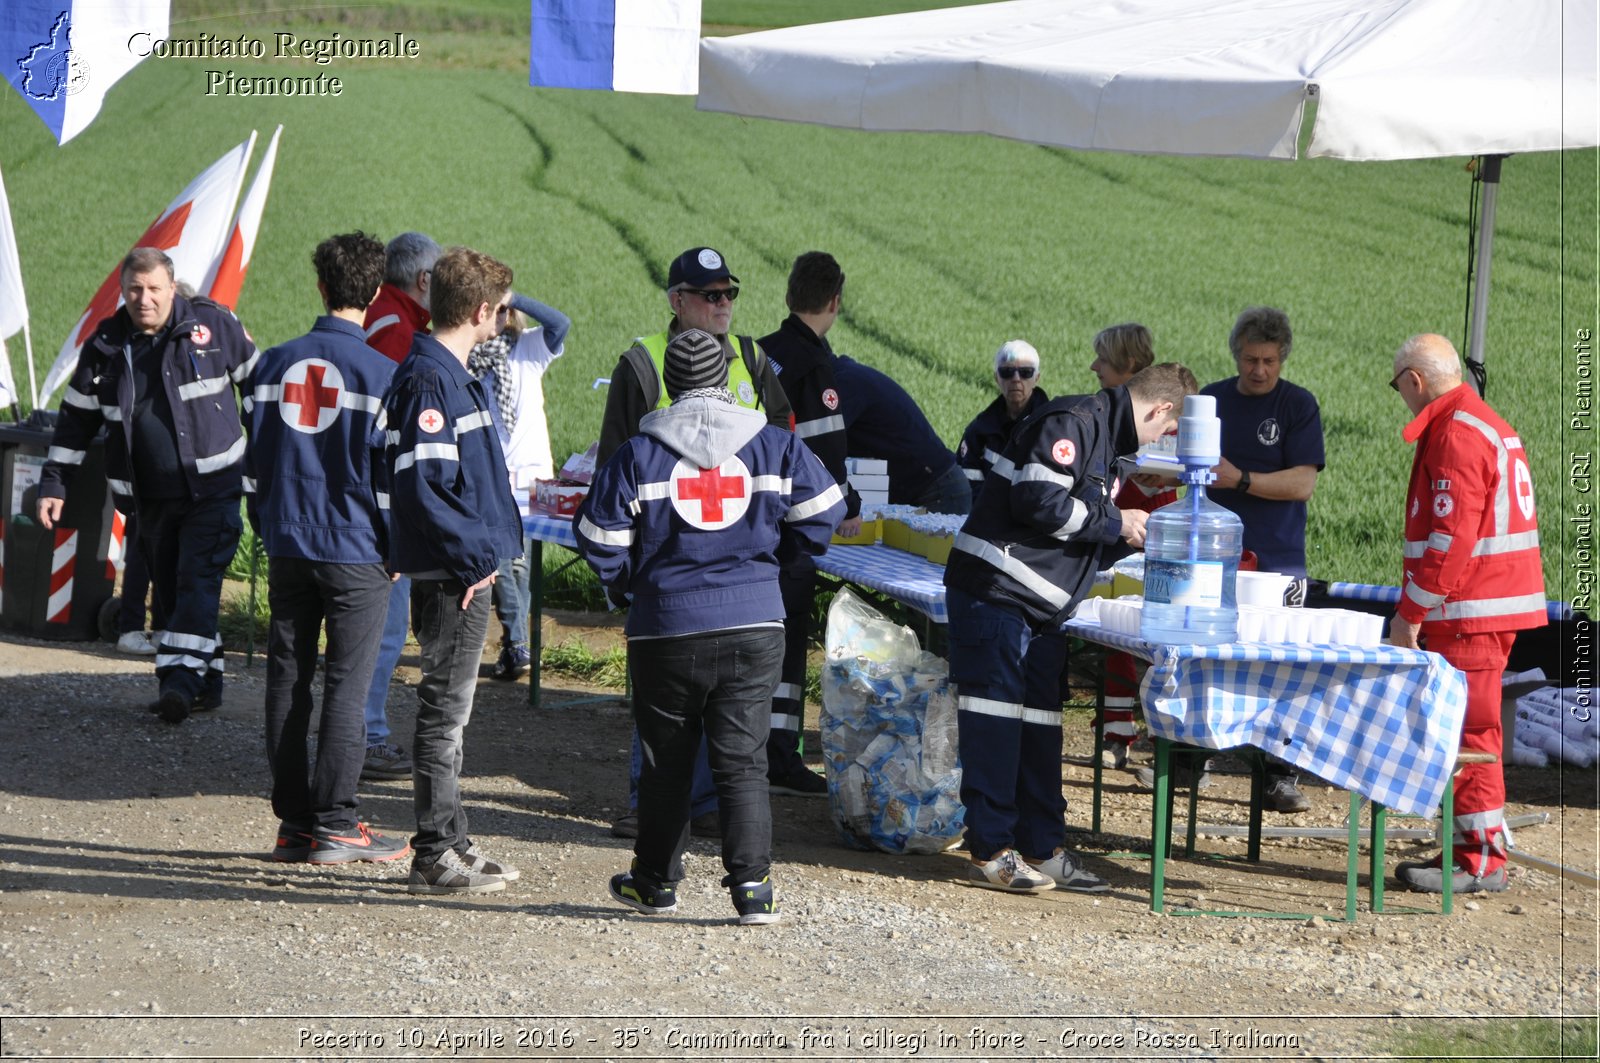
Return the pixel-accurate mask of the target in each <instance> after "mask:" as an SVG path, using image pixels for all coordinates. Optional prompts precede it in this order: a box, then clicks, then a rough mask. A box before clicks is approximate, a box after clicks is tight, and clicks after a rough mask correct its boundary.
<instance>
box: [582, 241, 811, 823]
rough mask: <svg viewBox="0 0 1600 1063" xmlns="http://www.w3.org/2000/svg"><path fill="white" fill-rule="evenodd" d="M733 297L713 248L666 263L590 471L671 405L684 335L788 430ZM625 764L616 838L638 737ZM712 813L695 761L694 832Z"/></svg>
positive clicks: (734, 286)
mask: <svg viewBox="0 0 1600 1063" xmlns="http://www.w3.org/2000/svg"><path fill="white" fill-rule="evenodd" d="M738 297H739V278H738V277H735V276H734V275H733V274H732V273H731V272H730V271H729V269H728V261H727V259H725V258H723V257H722V254H721V253H720V252H718V251H717V250H716V249H715V248H711V247H691V248H690V249H689V250H687V251H685V252H684V253H683V254H681V255H679V256H678V257H677V258H675V259H673V260H672V265H671V266H669V267H668V269H667V305H668V306H670V307H671V308H672V320H671V321H669V322H668V323H667V327H666V328H665V329H664V330H662V331H661V332H657V333H655V334H654V335H649V336H641V337H639V338H637V339H635V340H634V341H633V346H632V347H629V348H628V349H627V350H626V351H624V352H623V354H622V357H621V358H620V359H619V360H618V361H617V367H616V368H615V369H613V370H612V371H611V386H610V388H609V389H608V390H607V392H606V412H605V418H604V420H603V421H601V424H600V449H599V452H598V455H597V459H596V461H597V464H598V465H604V464H605V463H606V462H607V461H609V460H610V459H611V455H613V454H615V453H616V452H617V448H619V447H621V446H622V444H623V443H625V442H627V441H628V439H629V438H631V437H632V436H634V435H635V434H637V433H638V431H639V422H640V421H641V420H643V419H644V416H645V414H647V413H649V412H650V411H651V410H659V409H665V408H666V407H667V406H669V405H671V402H672V400H671V398H670V396H669V395H668V394H667V389H666V387H665V386H664V384H663V383H662V368H663V366H664V365H665V361H666V351H667V344H668V342H669V341H671V340H672V338H673V337H675V336H677V335H678V334H679V333H680V332H683V331H685V330H687V329H701V330H703V331H704V332H707V333H709V334H711V335H712V336H714V337H715V338H716V340H717V343H718V344H719V345H720V346H721V348H722V353H723V357H724V358H725V359H726V360H727V363H728V381H727V388H728V391H729V392H730V393H732V395H733V398H734V402H735V403H736V404H737V405H739V406H743V407H745V408H747V409H752V410H760V411H761V412H763V413H765V414H766V416H767V422H768V423H769V424H772V425H775V426H777V427H779V428H783V429H788V428H790V427H791V425H792V421H793V416H792V413H791V410H790V406H789V400H788V399H787V398H786V397H785V396H784V392H783V385H781V384H780V383H779V382H778V371H777V369H776V368H775V367H774V366H773V365H772V363H771V362H770V361H768V360H767V356H766V354H765V353H763V352H762V350H761V347H760V345H758V344H757V343H756V341H755V340H753V339H751V338H750V337H749V336H735V335H732V334H731V333H730V332H729V328H730V326H731V324H732V322H733V301H734V300H735V299H737V298H738ZM632 760H633V766H632V770H631V771H630V773H629V777H630V782H631V785H630V787H629V789H630V794H629V801H628V807H629V811H628V813H627V814H626V815H624V816H621V817H620V818H618V819H617V821H616V822H615V823H613V824H612V825H611V833H612V834H614V835H616V836H617V837H619V838H632V837H635V836H637V833H638V816H637V814H636V813H635V811H634V809H635V808H636V807H637V788H638V779H639V763H640V751H639V741H638V735H635V736H634V742H633V758H632ZM716 807H717V802H716V792H715V790H714V789H713V788H712V785H711V771H710V768H709V767H707V766H706V758H705V757H704V755H702V756H701V757H700V760H699V762H698V764H697V766H696V773H695V785H694V818H695V822H696V825H697V828H698V829H699V830H700V832H701V833H707V834H711V833H715V830H716V828H715V825H714V824H715V819H716Z"/></svg>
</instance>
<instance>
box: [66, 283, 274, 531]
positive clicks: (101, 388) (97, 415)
mask: <svg viewBox="0 0 1600 1063" xmlns="http://www.w3.org/2000/svg"><path fill="white" fill-rule="evenodd" d="M135 331H136V329H135V328H134V325H133V322H132V321H131V320H130V319H129V318H128V311H127V308H126V307H123V308H119V309H118V310H117V312H116V313H115V314H112V315H111V316H110V317H108V318H106V319H105V320H104V321H102V322H100V324H99V326H97V327H96V329H95V332H94V335H93V336H91V337H90V338H89V341H88V342H87V343H85V344H84V345H83V352H82V353H81V354H80V355H79V356H78V368H77V369H75V370H73V373H72V379H71V380H70V381H69V382H68V384H67V390H66V394H65V395H64V396H63V397H62V400H61V414H60V419H59V420H58V421H57V422H56V429H55V435H54V437H53V438H52V439H51V441H50V453H49V456H48V457H47V459H46V460H45V466H44V470H43V472H42V473H41V474H40V478H39V497H40V498H65V497H66V496H67V488H68V487H69V486H70V485H71V482H72V478H73V476H74V475H75V474H76V473H77V470H78V467H79V466H81V465H82V464H83V460H84V457H85V456H86V455H87V453H88V450H89V444H90V442H91V441H92V440H93V439H94V437H95V433H97V432H99V431H100V426H101V424H102V423H105V422H108V421H109V422H111V423H112V424H113V425H116V426H118V427H117V428H113V429H112V430H111V431H110V432H108V433H107V435H106V479H107V480H108V481H109V484H110V487H111V495H112V501H113V503H114V504H115V505H116V507H117V508H118V509H120V510H122V511H123V512H124V513H132V512H134V504H133V500H134V498H135V496H136V495H137V493H138V485H137V484H135V483H134V482H133V462H132V460H131V459H130V457H129V453H128V452H129V448H130V447H131V446H132V442H133V396H134V386H133V380H132V378H131V377H130V376H129V366H130V363H131V359H132V353H131V351H130V341H131V340H132V338H133V335H134V333H135ZM156 345H157V347H158V348H159V350H160V360H161V367H162V381H161V383H162V386H163V388H164V389H165V391H166V394H167V401H168V403H169V404H170V406H171V408H172V420H173V425H174V427H175V428H176V429H177V439H176V443H177V449H178V462H179V464H180V465H181V466H182V468H183V475H184V481H185V483H184V486H185V488H186V489H187V494H188V496H189V497H190V498H191V499H199V498H213V497H217V496H225V495H230V494H231V495H238V494H239V491H240V489H241V488H240V483H241V478H242V475H243V471H244V450H245V442H244V430H243V428H242V427H241V425H240V424H239V409H238V407H237V406H236V405H235V404H234V401H233V394H232V391H233V389H234V388H235V387H243V386H244V383H245V379H246V378H247V377H248V376H249V375H250V371H251V370H252V369H253V368H254V367H255V364H256V358H257V357H259V352H257V350H256V345H255V344H254V343H253V342H251V340H250V337H249V336H248V335H246V334H245V331H244V327H243V326H242V325H240V324H239V319H238V318H236V317H234V316H233V314H232V313H231V312H230V311H229V310H228V309H227V308H226V307H224V306H221V305H219V304H217V303H213V302H212V301H211V300H209V299H192V300H191V299H185V298H184V297H183V296H181V295H180V296H175V297H174V298H173V300H172V317H171V318H170V319H169V321H168V324H167V327H166V329H165V330H164V331H163V332H161V333H160V334H159V335H158V336H157V337H156Z"/></svg>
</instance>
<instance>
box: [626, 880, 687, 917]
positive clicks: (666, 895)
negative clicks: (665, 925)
mask: <svg viewBox="0 0 1600 1063" xmlns="http://www.w3.org/2000/svg"><path fill="white" fill-rule="evenodd" d="M609 888H610V890H611V897H612V899H613V900H618V901H621V902H622V903H623V904H626V905H627V906H628V907H629V908H632V909H633V910H634V911H636V912H643V913H644V914H645V915H666V914H667V913H668V912H671V911H674V910H676V909H677V907H678V891H677V890H676V889H674V888H673V887H671V886H653V885H651V884H649V883H648V882H645V881H644V880H643V879H637V878H634V877H633V872H631V871H630V872H628V873H627V874H624V875H612V876H611V885H610V887H609Z"/></svg>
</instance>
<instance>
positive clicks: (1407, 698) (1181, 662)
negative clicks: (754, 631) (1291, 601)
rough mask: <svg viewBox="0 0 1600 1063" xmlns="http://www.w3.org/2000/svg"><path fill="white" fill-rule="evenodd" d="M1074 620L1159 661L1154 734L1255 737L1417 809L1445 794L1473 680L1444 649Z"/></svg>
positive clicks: (1151, 698) (1204, 742)
mask: <svg viewBox="0 0 1600 1063" xmlns="http://www.w3.org/2000/svg"><path fill="white" fill-rule="evenodd" d="M1066 631H1067V632H1068V633H1069V634H1072V635H1077V636H1078V637H1080V638H1083V639H1087V640H1089V641H1091V642H1096V643H1099V644H1100V645H1102V646H1110V647H1112V648H1114V649H1119V650H1125V651H1127V652H1128V653H1131V654H1133V655H1134V656H1135V657H1140V658H1142V659H1144V660H1146V661H1149V662H1151V668H1150V670H1149V671H1148V672H1146V673H1145V678H1144V684H1143V686H1142V687H1141V695H1142V700H1143V702H1144V707H1145V720H1146V722H1147V723H1148V724H1149V727H1150V730H1151V732H1152V733H1153V734H1155V735H1157V736H1159V737H1161V738H1166V739H1169V740H1171V741H1174V742H1188V743H1191V744H1193V745H1198V746H1206V747H1209V748H1212V749H1228V748H1230V747H1233V746H1245V745H1249V746H1256V747H1258V748H1260V749H1264V750H1266V751H1268V752H1269V753H1273V754H1275V755H1276V756H1279V757H1282V758H1283V759H1284V760H1286V761H1288V762H1289V763H1291V764H1293V765H1294V766H1295V767H1297V768H1301V769H1304V770H1305V771H1309V772H1313V773H1314V774H1316V775H1319V776H1321V777H1322V778H1324V779H1326V780H1328V781H1329V782H1331V783H1333V784H1334V785H1335V786H1338V787H1341V788H1343V789H1346V790H1355V791H1357V792H1358V793H1360V794H1362V795H1364V796H1366V797H1368V798H1371V799H1372V800H1373V801H1377V802H1379V803H1380V804H1383V805H1387V806H1388V807H1390V808H1392V809H1396V810H1398V811H1400V812H1403V813H1407V814H1410V815H1431V814H1432V813H1433V812H1434V810H1435V809H1437V808H1438V807H1439V802H1440V800H1441V799H1442V798H1443V796H1444V786H1445V782H1446V780H1447V779H1448V778H1449V775H1450V771H1451V769H1452V768H1453V767H1454V766H1455V761H1456V749H1457V746H1458V745H1459V744H1460V741H1461V721H1462V718H1463V717H1464V716H1465V715H1466V710H1467V686H1466V680H1465V679H1464V678H1463V676H1462V675H1461V673H1460V672H1458V671H1456V670H1455V669H1454V668H1452V667H1450V665H1449V664H1447V663H1445V661H1444V659H1443V658H1442V657H1440V656H1439V655H1438V654H1436V653H1423V652H1419V651H1417V650H1407V649H1399V648H1397V647H1393V646H1380V647H1377V648H1374V649H1363V648H1357V647H1341V646H1288V645H1264V644H1259V643H1228V644H1225V645H1221V646H1163V645H1156V644H1153V643H1149V642H1146V641H1144V640H1143V639H1140V638H1135V637H1132V636H1129V635H1121V634H1115V633H1113V632H1108V631H1102V630H1101V629H1100V626H1099V625H1098V624H1095V623H1090V622H1086V621H1080V620H1071V621H1068V622H1067V625H1066Z"/></svg>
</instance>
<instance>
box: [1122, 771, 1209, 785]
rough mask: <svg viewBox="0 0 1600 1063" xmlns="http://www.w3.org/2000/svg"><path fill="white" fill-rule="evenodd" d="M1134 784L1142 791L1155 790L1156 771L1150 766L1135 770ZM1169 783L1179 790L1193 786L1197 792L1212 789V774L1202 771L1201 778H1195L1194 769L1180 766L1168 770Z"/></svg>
mask: <svg viewBox="0 0 1600 1063" xmlns="http://www.w3.org/2000/svg"><path fill="white" fill-rule="evenodd" d="M1133 783H1134V785H1135V786H1137V787H1138V788H1139V789H1141V790H1154V789H1155V788H1156V769H1155V768H1154V767H1151V766H1149V765H1146V766H1144V767H1141V768H1134V769H1133ZM1167 783H1168V785H1170V786H1173V787H1176V788H1178V789H1188V788H1189V787H1190V786H1193V787H1194V788H1195V789H1196V790H1209V789H1211V773H1210V772H1208V771H1202V772H1201V773H1200V778H1198V779H1196V778H1195V777H1194V768H1192V767H1189V766H1187V765H1179V766H1175V767H1172V768H1169V769H1168V770H1167Z"/></svg>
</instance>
